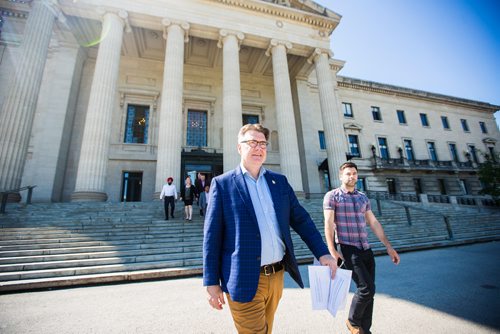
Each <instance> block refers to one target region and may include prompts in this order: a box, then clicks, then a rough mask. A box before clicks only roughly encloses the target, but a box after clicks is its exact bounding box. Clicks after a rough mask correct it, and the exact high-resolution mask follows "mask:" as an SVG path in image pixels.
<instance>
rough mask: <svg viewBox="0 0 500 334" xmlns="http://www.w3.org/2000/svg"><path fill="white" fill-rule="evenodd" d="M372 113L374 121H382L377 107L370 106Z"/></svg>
mask: <svg viewBox="0 0 500 334" xmlns="http://www.w3.org/2000/svg"><path fill="white" fill-rule="evenodd" d="M372 115H373V120H374V121H382V113H381V112H380V108H379V107H373V106H372Z"/></svg>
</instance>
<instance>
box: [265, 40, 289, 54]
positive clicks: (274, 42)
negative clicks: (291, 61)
mask: <svg viewBox="0 0 500 334" xmlns="http://www.w3.org/2000/svg"><path fill="white" fill-rule="evenodd" d="M279 45H283V46H284V47H285V51H287V50H291V49H292V47H293V45H292V43H290V42H288V41H283V40H279V39H275V38H273V39H271V41H270V42H269V46H268V48H267V50H266V56H268V57H269V56H270V55H271V54H272V52H273V49H274V48H275V47H277V46H279Z"/></svg>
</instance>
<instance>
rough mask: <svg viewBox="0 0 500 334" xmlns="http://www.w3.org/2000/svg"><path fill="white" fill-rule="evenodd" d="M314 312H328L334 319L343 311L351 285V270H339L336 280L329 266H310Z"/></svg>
mask: <svg viewBox="0 0 500 334" xmlns="http://www.w3.org/2000/svg"><path fill="white" fill-rule="evenodd" d="M308 269H309V285H310V287H311V299H312V309H313V310H328V311H329V312H330V313H331V314H332V315H333V316H334V317H335V316H336V315H337V311H338V310H343V309H344V307H345V305H346V303H347V295H348V293H349V287H350V285H351V276H352V271H351V270H345V269H341V268H338V269H337V273H336V274H335V278H334V279H333V280H332V273H331V271H330V267H328V266H309V267H308Z"/></svg>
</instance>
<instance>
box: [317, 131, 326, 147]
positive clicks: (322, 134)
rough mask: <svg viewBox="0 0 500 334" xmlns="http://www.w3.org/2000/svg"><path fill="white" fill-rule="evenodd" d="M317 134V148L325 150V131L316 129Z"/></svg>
mask: <svg viewBox="0 0 500 334" xmlns="http://www.w3.org/2000/svg"><path fill="white" fill-rule="evenodd" d="M318 136H319V148H320V149H321V150H326V141H325V132H324V131H318Z"/></svg>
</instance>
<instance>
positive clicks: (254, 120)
mask: <svg viewBox="0 0 500 334" xmlns="http://www.w3.org/2000/svg"><path fill="white" fill-rule="evenodd" d="M242 118H243V125H247V124H258V123H259V115H250V114H243V115H242Z"/></svg>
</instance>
